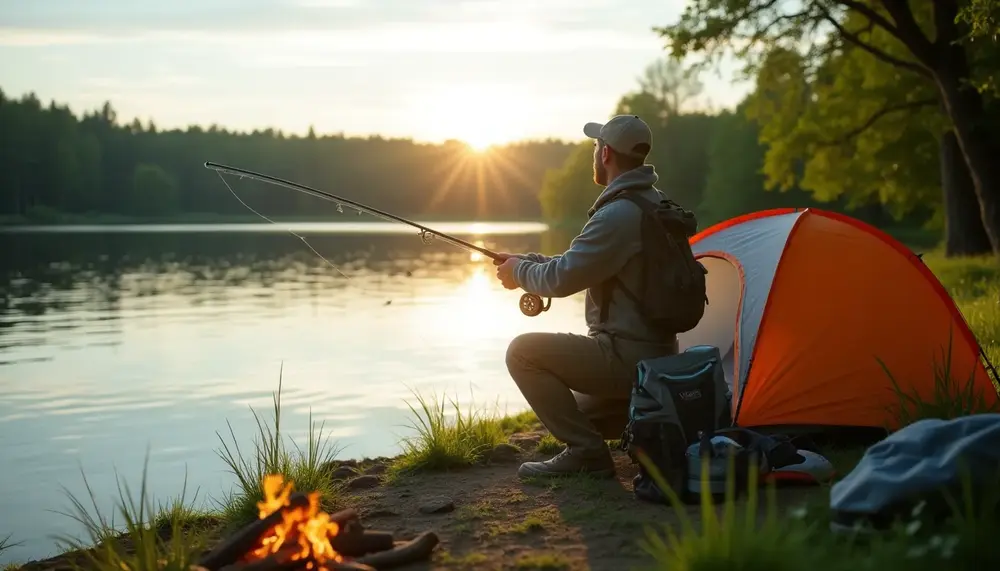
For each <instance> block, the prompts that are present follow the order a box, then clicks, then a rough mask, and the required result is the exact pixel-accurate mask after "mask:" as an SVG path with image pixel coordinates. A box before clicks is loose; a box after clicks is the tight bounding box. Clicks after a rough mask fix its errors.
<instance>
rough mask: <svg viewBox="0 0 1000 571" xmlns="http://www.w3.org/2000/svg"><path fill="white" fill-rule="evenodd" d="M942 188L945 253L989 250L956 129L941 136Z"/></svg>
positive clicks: (969, 253)
mask: <svg viewBox="0 0 1000 571" xmlns="http://www.w3.org/2000/svg"><path fill="white" fill-rule="evenodd" d="M941 189H942V191H943V192H944V236H945V239H944V250H945V255H946V256H948V257H952V256H976V255H980V254H988V253H990V251H992V246H991V245H990V239H989V236H987V235H986V229H985V228H984V227H983V220H982V210H981V209H980V208H979V199H978V198H977V197H976V189H975V185H974V184H973V182H972V177H971V176H970V175H969V167H968V166H967V165H966V163H965V157H964V156H963V155H962V150H961V149H960V148H959V146H958V137H957V136H956V135H955V132H954V131H948V132H946V133H945V134H944V135H943V136H942V137H941Z"/></svg>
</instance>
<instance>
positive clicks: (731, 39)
mask: <svg viewBox="0 0 1000 571" xmlns="http://www.w3.org/2000/svg"><path fill="white" fill-rule="evenodd" d="M656 31H657V32H658V33H659V34H660V36H661V37H662V38H663V39H664V41H665V43H666V45H667V50H666V57H665V58H664V59H663V61H659V62H655V63H653V64H652V65H650V67H649V68H648V69H647V71H646V74H645V75H644V76H643V77H642V78H640V81H639V86H638V89H636V90H635V91H634V92H632V93H629V94H627V95H626V96H625V97H623V98H622V100H621V101H620V103H619V105H618V109H617V111H618V112H630V113H636V114H639V115H641V116H643V117H646V118H648V119H653V123H654V125H653V129H654V150H653V153H652V154H653V157H652V161H651V162H653V164H655V165H656V166H657V170H658V171H659V173H660V175H661V183H662V184H661V187H662V188H663V189H664V190H667V191H668V192H670V193H671V194H672V195H673V196H674V197H675V198H677V199H678V201H679V202H680V203H681V204H683V205H684V206H687V207H689V208H693V209H695V210H696V211H697V212H698V213H699V215H700V218H701V222H702V227H704V226H705V225H706V224H710V223H712V222H716V221H719V220H722V219H726V218H730V217H732V216H736V215H738V214H742V213H746V212H751V211H755V210H761V209H765V208H772V207H777V206H799V207H802V206H816V207H820V208H827V209H831V210H838V211H841V212H846V213H849V214H851V215H853V216H855V217H857V218H861V219H863V220H866V221H868V222H871V223H874V224H876V225H878V226H881V227H883V228H886V227H894V229H896V230H899V229H900V228H903V229H907V228H909V229H915V230H921V229H922V230H928V231H936V232H937V235H938V236H941V232H942V230H943V232H944V242H945V249H946V252H947V253H948V254H949V255H959V254H981V253H987V252H991V251H992V252H994V253H1000V160H998V159H1000V121H998V120H1000V106H998V104H997V100H996V98H997V95H998V92H1000V88H998V84H997V83H996V82H997V81H998V79H1000V73H998V72H1000V50H998V44H997V37H998V35H1000V1H998V0H923V1H919V2H918V1H910V2H906V1H905V0H904V1H902V2H899V1H894V0H860V1H855V0H851V1H848V0H797V1H794V2H792V1H784V0H778V1H777V2H776V1H774V0H746V1H744V2H737V3H733V2H731V1H729V0H702V1H700V2H696V3H690V4H689V5H688V6H687V7H686V8H685V10H684V12H683V13H682V15H681V17H680V18H679V19H678V21H677V22H675V23H674V24H672V25H669V26H664V27H661V28H657V29H656ZM724 48H729V51H728V53H733V54H735V55H736V56H737V58H738V59H739V60H741V61H742V63H743V64H745V69H744V72H745V73H746V75H747V77H750V78H753V79H754V88H753V90H752V92H751V93H750V94H749V95H748V96H747V97H746V99H745V100H744V101H742V102H741V103H740V105H739V106H738V108H737V109H736V110H735V111H732V112H724V113H721V114H718V115H706V114H702V113H692V112H685V107H684V103H685V102H686V101H688V100H689V99H690V98H691V97H693V96H695V95H697V93H698V91H699V81H698V75H699V71H700V70H703V69H704V66H711V64H713V63H714V62H716V61H717V59H716V58H717V57H718V56H720V55H722V54H725V53H727V51H726V50H725V49H724ZM689 56H698V57H697V60H698V61H699V63H700V64H701V66H700V67H694V68H688V69H684V68H682V67H681V66H680V65H678V64H677V63H676V62H677V61H683V60H684V59H685V58H687V57H689ZM591 152H592V149H591V147H590V145H588V144H581V145H580V146H579V147H578V148H577V150H576V151H575V152H574V154H573V155H572V156H571V157H570V158H569V159H568V160H567V162H566V163H565V164H564V165H563V166H562V168H561V169H559V170H556V171H554V172H552V173H550V174H549V176H548V177H547V179H546V182H545V186H544V189H543V191H542V198H541V200H542V203H543V205H544V208H545V210H546V211H547V212H550V213H551V215H552V216H553V217H555V218H562V217H564V216H568V215H569V214H570V213H572V212H580V211H581V209H584V208H585V206H584V203H586V202H587V201H588V198H587V197H585V196H582V195H581V194H580V193H579V189H580V188H581V187H583V186H586V185H587V184H590V185H591V187H592V188H594V189H596V188H597V187H596V186H594V185H593V183H588V181H589V180H590V178H591V172H590V171H591V167H590V163H591V156H590V155H591ZM573 197H576V198H577V202H576V203H569V199H571V198H573Z"/></svg>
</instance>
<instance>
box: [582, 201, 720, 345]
mask: <svg viewBox="0 0 1000 571" xmlns="http://www.w3.org/2000/svg"><path fill="white" fill-rule="evenodd" d="M619 198H624V199H626V200H629V201H631V202H632V203H634V204H636V205H637V206H639V208H640V209H642V224H641V229H640V232H641V239H642V251H641V252H640V253H639V255H640V256H642V257H643V264H642V268H641V270H640V277H639V284H640V286H639V287H641V288H642V289H641V290H640V291H639V292H632V291H630V290H629V289H628V288H627V287H625V284H623V283H622V282H621V280H619V279H618V277H617V276H613V277H612V278H611V279H609V280H608V281H607V282H605V285H604V289H603V292H602V295H601V321H606V320H607V318H608V309H609V306H610V304H611V294H612V292H613V290H614V288H615V287H620V288H621V289H622V291H623V292H624V293H625V295H626V297H628V298H629V299H630V300H631V301H632V302H633V303H635V304H636V306H637V307H638V310H639V313H640V315H642V317H643V319H644V320H645V321H646V323H648V324H649V326H650V327H651V328H652V329H653V330H655V331H661V332H663V333H664V334H665V335H667V336H670V335H676V334H677V333H683V332H685V331H690V330H691V329H694V327H695V326H696V325H698V322H699V321H701V318H702V317H703V316H704V315H705V306H706V305H708V296H707V294H706V290H705V274H707V273H708V270H706V269H705V267H704V266H703V265H702V264H701V263H700V262H698V261H697V260H695V259H694V253H693V252H692V251H691V244H690V241H689V240H690V238H691V236H694V234H695V232H697V230H698V222H697V220H696V218H695V216H694V214H693V213H692V212H690V211H688V210H685V209H684V208H681V206H679V205H678V204H677V203H675V202H673V201H671V200H666V199H663V200H661V201H660V202H659V203H654V202H651V201H649V200H647V199H645V198H643V197H641V196H638V195H636V194H634V193H632V192H627V191H623V192H620V193H618V195H617V196H615V197H614V198H612V199H611V200H612V201H613V200H617V199H619Z"/></svg>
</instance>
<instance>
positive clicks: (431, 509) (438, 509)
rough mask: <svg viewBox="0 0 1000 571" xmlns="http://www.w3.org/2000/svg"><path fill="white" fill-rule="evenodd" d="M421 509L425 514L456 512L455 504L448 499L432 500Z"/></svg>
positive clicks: (426, 502)
mask: <svg viewBox="0 0 1000 571" xmlns="http://www.w3.org/2000/svg"><path fill="white" fill-rule="evenodd" d="M419 509H420V513H423V514H444V513H448V512H450V511H454V510H455V502H453V501H451V500H449V499H447V498H430V499H428V500H427V501H425V502H424V503H423V504H421V506H420V508H419Z"/></svg>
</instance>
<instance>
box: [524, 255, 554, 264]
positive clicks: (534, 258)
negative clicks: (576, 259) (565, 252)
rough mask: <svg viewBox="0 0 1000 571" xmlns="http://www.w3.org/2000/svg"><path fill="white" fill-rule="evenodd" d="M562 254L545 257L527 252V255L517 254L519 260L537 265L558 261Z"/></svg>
mask: <svg viewBox="0 0 1000 571" xmlns="http://www.w3.org/2000/svg"><path fill="white" fill-rule="evenodd" d="M561 256H562V254H556V255H555V256H546V255H545V254H536V253H535V252H529V253H527V254H518V257H519V258H522V259H525V260H528V261H529V262H535V263H537V264H544V263H545V262H548V261H551V260H555V259H558V258H560V257H561Z"/></svg>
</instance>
